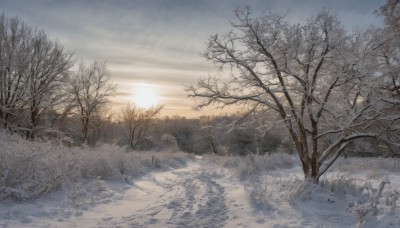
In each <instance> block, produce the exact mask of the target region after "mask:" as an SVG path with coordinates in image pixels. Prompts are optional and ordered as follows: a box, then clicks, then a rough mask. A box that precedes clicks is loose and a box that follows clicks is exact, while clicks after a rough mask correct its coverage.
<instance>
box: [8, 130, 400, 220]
mask: <svg viewBox="0 0 400 228" xmlns="http://www.w3.org/2000/svg"><path fill="white" fill-rule="evenodd" d="M0 143H1V144H2V145H1V148H2V149H1V150H2V151H1V156H2V158H1V167H2V169H3V173H4V174H5V175H4V176H3V177H2V178H3V179H2V182H1V183H2V186H0V187H1V191H0V192H1V194H2V198H1V199H2V201H1V204H0V226H1V227H74V226H75V227H398V226H399V225H400V216H399V215H400V209H399V206H398V203H397V202H396V200H397V199H398V198H399V196H400V195H399V189H400V161H399V160H398V159H392V158H348V159H344V158H340V160H339V161H338V162H337V163H336V165H335V167H332V170H331V172H328V174H327V175H325V176H324V177H323V178H322V180H321V181H320V183H319V184H317V185H316V184H314V183H310V182H307V181H304V180H303V179H302V178H303V177H302V171H301V168H300V167H299V162H298V160H297V158H295V157H293V156H292V155H288V154H285V153H279V154H272V155H266V156H247V157H234V156H225V157H223V156H215V155H205V156H201V157H200V156H193V155H190V154H186V153H182V152H177V153H171V152H131V153H127V152H125V151H124V150H123V149H121V148H117V147H113V146H102V147H100V148H93V149H89V148H83V149H81V148H75V149H70V148H65V147H62V146H59V145H52V144H40V143H32V142H27V141H25V140H23V139H19V138H17V137H13V136H9V135H6V134H3V135H1V140H0Z"/></svg>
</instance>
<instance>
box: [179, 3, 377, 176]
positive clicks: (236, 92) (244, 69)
mask: <svg viewBox="0 0 400 228" xmlns="http://www.w3.org/2000/svg"><path fill="white" fill-rule="evenodd" d="M235 14H236V17H237V19H238V22H237V23H233V24H232V27H233V30H232V31H231V32H229V33H227V34H225V35H223V36H218V35H214V36H212V37H211V38H210V40H209V43H208V47H207V51H206V52H205V54H204V56H205V58H206V59H208V60H210V61H212V62H214V63H215V64H216V65H217V66H219V67H220V68H221V70H224V69H226V67H228V69H231V73H230V74H229V75H227V76H225V77H222V78H220V77H209V78H208V79H201V80H199V81H198V82H197V83H194V84H193V85H191V86H188V87H187V91H188V92H189V96H192V97H197V98H200V102H199V104H198V106H197V107H198V108H202V107H204V106H208V105H212V104H217V105H219V106H218V107H225V106H228V105H247V106H248V107H249V110H250V111H249V112H253V111H254V110H257V108H258V107H262V108H268V109H272V110H275V111H276V112H277V113H278V114H279V116H280V119H281V123H282V125H284V126H285V127H286V128H287V130H288V132H289V134H290V136H291V139H292V142H293V144H294V147H295V150H296V151H297V153H298V155H299V157H300V160H301V164H302V168H303V172H304V176H305V178H306V179H312V180H314V181H318V179H319V177H320V176H321V175H322V174H323V173H324V172H325V171H326V170H327V169H328V168H329V167H330V166H331V165H332V164H333V163H334V161H335V160H336V159H337V158H338V156H339V155H340V154H341V153H342V152H343V151H344V149H345V148H346V147H347V146H348V145H349V143H350V142H351V141H353V140H356V139H359V138H368V137H371V138H374V137H377V135H378V134H377V133H375V132H372V131H369V128H368V126H369V125H370V124H371V121H373V119H375V118H376V117H377V115H379V113H377V112H375V111H374V110H372V105H371V104H372V103H374V102H377V99H378V98H377V97H374V96H371V94H372V92H371V90H372V89H373V88H371V86H368V85H369V84H370V83H372V82H373V83H375V82H374V81H373V80H374V77H373V74H374V72H375V70H376V67H377V66H375V65H374V64H372V63H371V62H372V61H371V55H372V52H373V50H374V49H375V48H376V47H374V46H373V45H371V42H370V41H371V40H370V39H371V36H370V35H369V33H364V32H358V33H354V34H348V33H347V32H346V31H345V30H344V29H343V28H342V26H341V24H340V22H339V21H338V20H337V18H336V17H334V16H332V15H330V13H329V12H328V11H326V10H322V11H321V12H320V13H319V14H318V15H317V16H316V17H315V18H311V19H310V20H308V22H307V23H305V24H303V25H300V24H290V23H288V22H287V21H285V20H284V18H285V16H284V15H280V14H273V13H271V14H264V15H263V16H261V17H256V18H253V17H252V15H251V10H250V9H249V8H245V9H238V10H236V11H235ZM326 139H329V141H331V143H330V144H323V143H322V142H323V141H328V140H326Z"/></svg>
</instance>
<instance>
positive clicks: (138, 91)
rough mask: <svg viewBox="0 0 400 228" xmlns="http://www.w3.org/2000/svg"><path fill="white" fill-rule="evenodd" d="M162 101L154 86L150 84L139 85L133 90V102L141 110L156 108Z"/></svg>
mask: <svg viewBox="0 0 400 228" xmlns="http://www.w3.org/2000/svg"><path fill="white" fill-rule="evenodd" d="M159 100H160V97H159V96H158V94H157V92H156V90H155V89H154V86H152V85H149V84H137V85H135V86H134V89H133V102H134V103H135V104H136V106H138V107H140V108H145V109H147V108H151V107H153V106H156V105H157V104H158V102H159Z"/></svg>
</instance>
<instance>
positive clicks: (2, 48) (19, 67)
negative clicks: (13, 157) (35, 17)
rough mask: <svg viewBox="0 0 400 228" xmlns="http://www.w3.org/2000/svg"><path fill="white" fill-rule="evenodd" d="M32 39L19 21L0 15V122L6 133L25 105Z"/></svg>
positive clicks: (28, 30)
mask: <svg viewBox="0 0 400 228" xmlns="http://www.w3.org/2000/svg"><path fill="white" fill-rule="evenodd" d="M31 36H32V31H31V29H30V28H29V27H27V26H26V25H25V23H23V22H22V21H21V20H20V19H18V18H16V17H14V18H8V17H6V16H5V15H4V13H2V14H1V15H0V77H1V79H0V121H1V124H2V125H3V127H4V128H6V129H9V128H10V127H11V124H12V123H11V122H10V119H11V118H13V117H14V116H16V115H17V112H18V113H19V114H21V112H22V107H23V106H24V105H25V104H26V100H25V97H24V95H25V94H26V91H27V87H28V82H27V80H28V79H27V78H26V72H27V69H28V67H29V60H28V58H29V53H30V51H31V49H30V38H31Z"/></svg>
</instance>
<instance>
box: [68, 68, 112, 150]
mask: <svg viewBox="0 0 400 228" xmlns="http://www.w3.org/2000/svg"><path fill="white" fill-rule="evenodd" d="M110 77H111V76H110V73H109V71H108V70H107V65H106V63H105V62H102V63H99V62H97V61H95V62H93V63H92V64H91V65H89V66H85V65H84V64H83V63H81V64H80V66H79V69H78V70H77V72H75V73H74V74H73V75H72V78H71V79H70V80H69V82H68V88H67V91H68V92H69V94H70V95H71V97H70V104H71V107H72V109H71V110H72V111H74V113H75V115H76V116H78V117H79V119H80V128H81V134H80V138H81V141H82V143H86V142H87V140H88V133H89V130H90V129H91V124H92V123H93V122H94V121H95V120H96V119H98V118H101V113H102V109H103V108H104V107H105V106H106V105H107V104H108V103H109V98H110V97H111V96H113V95H114V92H115V86H114V85H113V84H111V83H110Z"/></svg>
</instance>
